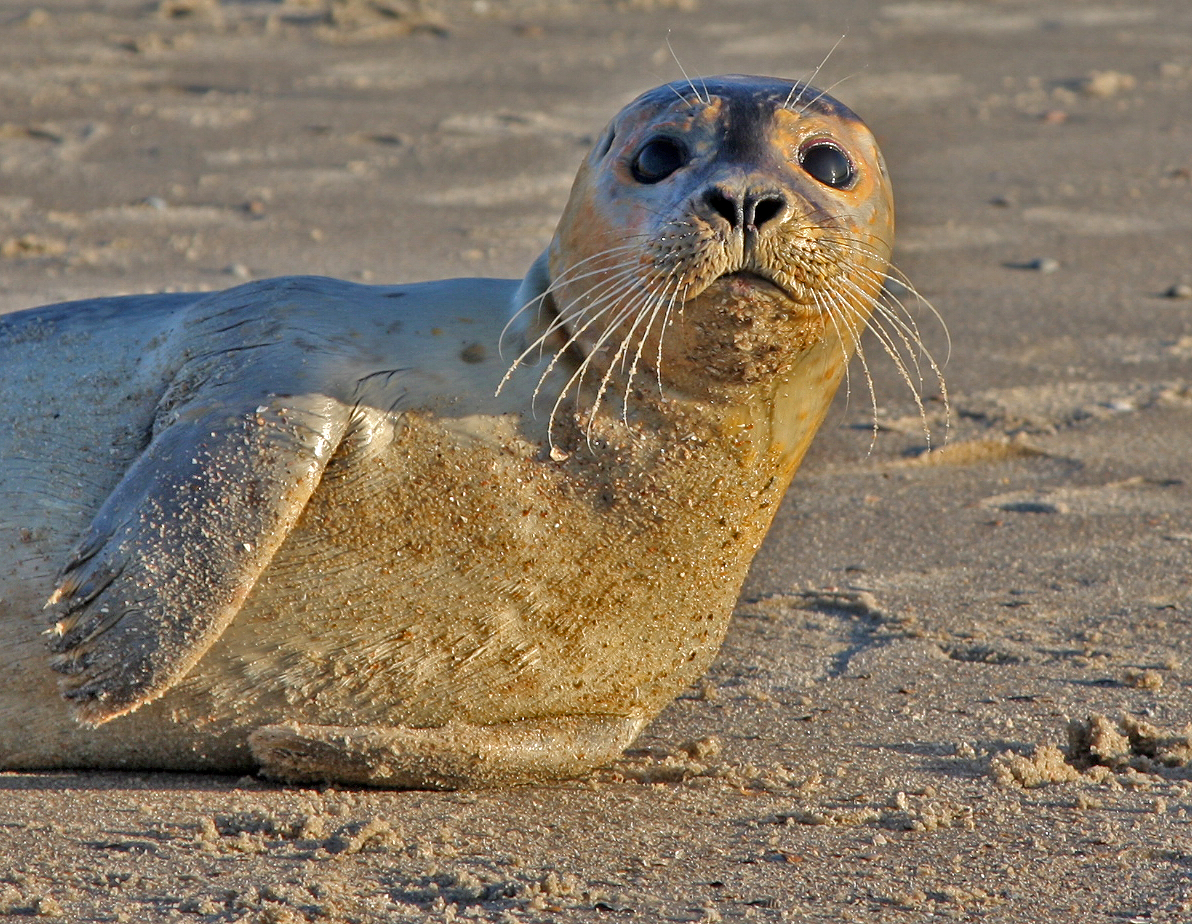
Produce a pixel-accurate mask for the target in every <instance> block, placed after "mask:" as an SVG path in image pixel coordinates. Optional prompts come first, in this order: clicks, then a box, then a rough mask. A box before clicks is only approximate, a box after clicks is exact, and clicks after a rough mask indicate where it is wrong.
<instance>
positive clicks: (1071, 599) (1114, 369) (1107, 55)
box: [0, 0, 1192, 924]
mask: <svg viewBox="0 0 1192 924" xmlns="http://www.w3.org/2000/svg"><path fill="white" fill-rule="evenodd" d="M336 10H337V13H336V15H334V16H332V15H330V14H329V13H328V7H327V6H326V4H324V3H323V2H321V0H308V2H295V0H290V2H287V3H284V4H280V3H271V2H264V0H261V2H244V3H240V2H232V0H226V2H224V3H222V4H219V3H216V2H214V0H212V2H203V0H165V2H162V3H160V4H159V3H154V2H148V3H147V2H140V0H138V2H125V0H104V2H98V3H94V2H83V0H46V2H41V3H34V2H27V0H9V2H7V3H6V4H4V6H3V8H2V9H0V36H3V39H2V40H0V310H15V309H18V308H23V307H28V306H30V305H34V304H42V303H46V302H50V301H54V300H60V299H65V298H72V297H80V296H89V295H101V294H114V293H121V292H137V291H160V290H165V289H204V288H206V289H214V288H222V287H225V286H228V285H231V284H234V283H236V282H238V281H241V280H243V279H247V278H260V277H264V276H269V275H275V274H283V273H294V272H304V273H306V272H314V273H326V274H330V275H335V276H342V277H345V278H350V279H363V280H371V281H377V282H382V281H384V282H396V281H412V280H416V279H425V278H442V277H445V276H452V275H500V276H520V275H521V273H522V272H523V271H524V269H525V267H526V266H527V265H528V264H529V262H530V260H531V259H532V258H533V257H534V256H535V255H536V254H537V253H538V252H539V251H540V250H541V248H542V247H543V246H544V245H545V244H546V242H547V240H548V239H549V236H550V233H551V230H552V229H553V225H554V222H555V220H556V219H557V216H558V214H559V211H560V210H561V208H562V205H563V203H564V201H565V199H566V195H567V191H568V188H569V185H570V182H571V177H572V175H573V173H574V170H575V166H576V164H577V163H578V161H579V158H580V157H581V156H582V154H583V152H584V151H585V149H586V147H587V145H588V144H589V143H590V142H591V140H592V138H593V136H594V133H596V132H597V131H599V129H600V128H601V127H602V126H603V124H604V122H605V121H606V120H607V118H608V117H609V116H611V115H612V113H614V112H615V111H616V110H617V109H618V108H619V106H620V105H622V104H623V103H624V102H626V101H627V100H628V99H630V98H631V97H632V96H634V95H636V93H638V92H640V91H641V90H643V89H645V88H648V87H649V86H653V85H655V84H657V83H659V82H661V81H665V80H671V79H675V78H676V77H678V76H679V71H678V67H677V66H676V63H675V61H674V59H673V58H672V56H671V52H670V51H669V50H668V49H667V44H666V42H667V38H668V37H669V40H670V44H671V45H672V46H673V48H674V50H675V53H676V54H677V55H678V57H679V59H680V60H681V61H682V62H683V65H684V67H685V68H686V69H687V70H688V71H689V72H691V73H693V74H696V73H722V72H729V71H737V72H746V73H772V74H778V75H782V76H789V77H803V76H806V75H808V74H810V73H811V72H812V70H814V68H815V66H816V65H817V64H818V63H819V62H820V60H821V59H822V58H823V57H824V55H825V54H827V52H828V50H829V49H831V48H832V46H833V45H834V44H835V43H836V41H837V39H838V38H839V37H840V36H841V35H842V34H844V35H845V36H846V37H845V39H844V40H843V41H842V42H841V44H840V45H839V47H838V48H837V50H836V51H835V52H834V53H833V55H832V56H831V58H830V60H829V61H828V62H827V64H826V65H825V66H824V68H823V70H822V71H821V72H820V74H819V75H818V76H817V78H816V82H817V83H818V84H819V85H820V86H825V87H828V86H832V87H833V90H832V92H833V94H834V95H836V96H838V97H839V98H840V99H842V100H843V101H844V102H846V103H847V104H849V105H850V106H852V107H853V108H854V109H856V110H857V111H858V112H859V113H860V114H861V115H862V116H863V117H864V118H865V119H866V121H868V122H869V124H870V125H871V126H872V127H873V128H874V130H875V132H876V134H877V135H878V138H879V140H880V142H881V144H882V146H883V149H884V152H885V155H886V159H887V162H888V164H889V166H890V170H891V172H892V174H893V176H894V181H895V192H896V196H897V200H898V207H899V238H898V246H897V248H896V259H897V262H898V265H899V267H900V268H901V269H902V270H903V271H904V272H905V273H906V274H907V276H908V277H909V279H910V280H912V281H913V283H914V284H915V286H916V287H917V288H918V289H919V290H920V291H921V292H922V293H923V295H924V296H925V297H926V298H928V299H930V301H931V303H932V304H933V305H934V306H935V308H936V309H937V310H938V311H939V313H940V315H942V317H943V318H944V320H945V321H946V324H947V332H948V336H947V337H946V336H945V333H944V330H943V328H942V326H941V325H940V323H939V322H938V321H936V320H935V319H934V318H933V317H932V316H931V315H930V313H928V312H926V311H920V312H919V313H917V314H916V315H915V317H916V319H917V321H918V323H919V325H920V327H921V330H922V332H923V336H924V338H925V340H926V342H927V344H928V346H929V347H930V348H931V350H932V352H933V354H934V355H935V356H937V357H940V358H941V359H942V358H943V357H945V356H946V357H947V366H946V369H945V375H946V380H947V383H948V401H947V402H946V403H945V402H944V401H943V400H941V396H940V395H939V394H938V389H936V387H935V385H934V383H933V379H932V376H931V375H930V370H929V369H928V370H927V374H926V375H925V381H924V383H923V385H922V386H921V390H922V393H923V394H924V395H925V396H926V400H925V404H924V408H925V411H924V413H923V414H922V415H921V414H920V412H919V410H918V408H917V407H916V403H915V400H914V397H913V393H912V391H911V390H910V389H909V388H908V387H907V385H906V384H905V383H903V382H902V381H901V380H900V377H899V375H898V374H897V372H896V371H895V369H894V367H893V364H892V363H891V362H890V361H889V360H888V359H886V358H884V356H883V355H882V350H881V347H880V344H879V343H878V342H877V341H876V340H872V339H871V340H869V341H868V342H867V348H866V359H867V361H868V368H869V370H870V371H871V373H872V377H873V382H874V392H875V396H876V406H877V410H876V415H875V412H874V410H873V404H872V402H871V398H870V394H869V389H868V385H867V382H866V376H865V373H864V369H863V367H862V365H861V364H860V363H857V364H855V365H854V367H853V374H852V376H851V381H850V387H849V389H848V390H849V394H848V395H847V396H846V395H845V394H844V393H843V392H842V394H841V396H840V400H839V401H838V403H837V406H836V409H835V411H834V413H833V415H832V418H831V420H830V421H829V423H828V424H827V425H826V427H825V429H824V431H823V432H822V433H821V435H820V437H819V439H818V442H817V443H816V445H815V446H814V448H813V450H812V453H811V455H810V456H809V458H808V460H807V462H806V463H805V464H804V467H803V470H802V471H801V472H800V474H799V476H798V477H797V479H796V482H795V485H794V487H793V488H792V490H791V492H790V493H789V494H788V497H787V500H786V503H785V505H784V507H783V509H782V511H781V512H780V514H779V516H778V519H777V521H776V524H775V526H774V528H773V530H772V532H771V534H770V536H769V538H768V539H767V542H766V544H765V546H764V547H763V549H762V552H761V553H760V554H759V556H758V558H757V560H756V562H755V566H754V569H753V572H752V574H751V577H750V579H749V582H748V584H747V586H746V588H745V592H744V595H743V597H742V601H741V603H740V605H739V607H738V613H737V617H736V619H735V621H734V624H733V627H732V628H731V630H730V633H729V638H728V640H727V642H726V644H725V646H724V649H723V651H722V653H721V656H720V658H719V660H718V661H717V662H716V664H715V666H714V667H713V669H712V671H711V672H710V674H709V676H708V677H707V678H706V679H705V681H703V682H702V683H701V684H699V685H698V686H697V688H695V689H693V690H691V691H690V692H689V693H688V694H686V695H684V696H683V697H681V698H680V699H679V700H678V701H677V702H676V703H675V704H674V705H673V706H671V707H670V708H669V709H668V710H667V711H666V712H665V713H664V714H663V715H662V716H661V717H660V718H659V719H658V720H657V721H655V722H654V723H653V724H652V725H651V726H650V728H649V729H648V730H647V732H646V734H645V735H644V736H643V737H642V738H641V739H640V740H639V742H638V744H637V747H636V748H635V750H634V751H632V752H631V753H630V754H629V755H628V756H627V757H626V758H625V759H624V760H623V761H622V762H621V763H620V764H618V765H617V766H616V767H614V768H613V769H611V770H608V771H604V772H601V773H600V774H598V775H597V776H596V777H594V778H593V779H592V780H589V781H582V782H574V783H564V784H555V785H549V786H540V787H528V788H522V789H516V790H512V791H504V792H482V793H465V794H431V793H392V792H376V791H344V790H339V789H335V788H326V789H301V788H287V787H279V786H274V785H272V784H268V783H264V782H261V781H259V780H256V779H253V778H243V779H234V778H221V777H206V776H191V775H178V774H118V773H85V774H80V773H44V774H0V915H3V914H12V915H18V916H29V915H42V916H50V917H58V918H60V919H63V920H69V921H129V922H140V921H154V922H156V921H238V920H243V921H251V922H276V924H280V922H301V921H359V922H382V921H385V922H388V921H403V922H404V921H423V920H440V921H451V920H477V921H504V922H511V921H542V922H553V921H587V920H617V921H621V920H625V921H630V920H642V921H658V920H663V921H722V920H723V921H727V920H750V921H833V922H836V921H850V920H865V921H875V920H882V921H904V920H905V921H917V920H922V919H925V918H927V917H929V916H930V917H940V918H955V919H961V920H981V921H1005V922H1024V921H1064V920H1081V921H1106V922H1109V921H1114V922H1123V921H1145V922H1152V921H1179V920H1187V919H1188V916H1189V915H1192V878H1190V875H1189V870H1190V869H1192V847H1190V846H1189V845H1190V843H1192V841H1190V840H1189V831H1190V830H1192V828H1190V820H1189V812H1192V746H1190V744H1189V725H1190V723H1192V701H1190V696H1189V692H1190V686H1192V664H1190V663H1189V662H1188V658H1189V652H1190V651H1192V568H1190V565H1192V484H1190V479H1192V468H1190V464H1189V461H1188V460H1189V459H1190V458H1192V297H1188V295H1190V294H1192V293H1189V292H1188V289H1187V286H1188V285H1189V284H1192V39H1190V38H1189V36H1192V8H1190V7H1189V6H1188V4H1187V3H1186V2H1184V0H1156V2H1131V3H1124V2H1116V0H1104V2H1097V0H1093V2H1088V3H1078V2H1072V0H1036V2H1019V0H1001V2H978V0H968V2H962V0H957V2H926V0H924V2H903V3H898V2H890V3H879V2H872V0H869V2H862V0H842V2H836V3H832V4H824V3H811V2H801V0H799V2H791V0H734V2H729V0H725V2H714V0H703V2H700V3H698V4H697V3H694V2H686V0H674V2H666V0H653V2H650V0H640V2H633V0H627V2H619V3H614V2H603V0H591V2H586V3H580V2H574V3H565V2H547V0H542V2H533V0H524V2H523V0H515V2H511V3H499V2H496V0H489V2H487V3H471V2H462V0H461V2H448V0H443V2H439V3H435V4H431V3H427V4H418V3H415V2H413V0H411V2H408V3H406V2H399V0H379V2H378V3H375V4H372V5H371V6H370V5H369V4H365V3H345V4H341V5H338V6H337V7H336ZM386 11H387V12H386ZM949 337H950V347H949V343H948V338H949ZM914 384H915V385H916V386H917V387H918V382H915V383H914ZM5 398H6V400H8V396H5ZM875 416H876V421H877V432H876V435H875V432H874V425H873V424H874V420H875ZM924 417H925V418H926V422H927V424H928V425H929V431H930V434H931V440H932V445H933V447H935V448H937V449H938V448H939V447H940V446H943V449H942V451H940V452H937V453H935V454H932V455H930V456H925V455H924V450H925V448H926V442H927V440H926V438H925V433H924V425H923V419H924ZM945 436H946V440H947V442H946V444H945V443H944V441H945Z"/></svg>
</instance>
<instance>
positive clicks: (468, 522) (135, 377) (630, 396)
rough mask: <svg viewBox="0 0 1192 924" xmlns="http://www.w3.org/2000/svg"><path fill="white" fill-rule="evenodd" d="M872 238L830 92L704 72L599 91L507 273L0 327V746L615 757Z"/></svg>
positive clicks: (751, 521) (61, 752)
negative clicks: (542, 241)
mask: <svg viewBox="0 0 1192 924" xmlns="http://www.w3.org/2000/svg"><path fill="white" fill-rule="evenodd" d="M892 235H893V205H892V200H891V194H890V186H889V181H888V178H887V175H886V171H885V168H884V166H883V163H882V158H881V155H880V153H879V152H878V149H877V146H876V144H875V142H874V139H873V137H872V136H871V134H870V133H869V131H868V130H867V129H866V128H865V126H864V125H863V124H862V123H861V122H860V120H859V119H858V118H857V117H856V116H855V115H854V114H853V113H852V112H850V111H849V110H848V109H847V108H845V107H844V106H843V105H841V104H840V103H838V102H836V101H835V100H833V99H831V98H830V97H828V96H827V95H825V94H823V93H821V92H819V91H817V90H814V89H812V88H810V87H808V86H804V85H802V84H799V83H796V82H792V81H787V80H779V79H772V78H764V77H747V76H726V77H719V78H714V79H708V80H706V81H700V82H697V83H695V84H692V83H688V82H677V83H674V84H668V85H666V86H662V87H659V88H656V89H654V90H651V91H649V92H647V93H645V94H644V95H642V96H641V97H639V98H638V99H636V100H635V101H633V102H632V103H630V104H629V105H628V106H627V107H625V109H624V110H623V111H621V112H620V113H619V114H618V115H617V116H616V117H615V118H614V120H613V122H612V124H611V125H610V126H609V127H608V128H607V129H606V130H605V132H604V133H603V134H602V135H601V137H600V138H599V140H598V141H597V142H596V144H595V146H594V148H593V150H592V151H591V153H590V154H589V155H588V157H587V158H586V159H585V160H584V162H583V163H582V165H581V166H580V169H579V173H578V176H577V178H576V180H575V185H574V187H573V190H572V193H571V197H570V201H569V203H568V205H567V207H566V210H565V212H564V214H563V217H562V220H561V221H560V224H559V226H558V230H557V232H556V234H555V236H554V239H553V240H552V241H551V243H550V246H549V247H548V249H547V250H546V252H545V253H544V254H543V255H542V256H541V257H540V258H539V259H538V260H537V261H536V262H535V263H534V265H533V266H532V268H531V269H530V271H529V273H528V274H527V276H526V277H525V279H524V280H522V281H520V282H518V281H516V280H500V279H457V280H448V281H443V282H430V283H422V284H415V285H400V286H363V285H356V284H352V283H348V282H342V281H336V280H330V279H324V278H314V277H285V278H279V279H273V280H267V281H261V282H253V283H249V284H246V285H241V286H238V287H236V288H233V289H229V290H226V291H223V292H220V293H216V294H168V295H146V296H130V297H118V298H101V299H95V300H89V301H83V302H75V303H69V304H62V305H55V306H49V307H44V308H38V309H32V310H28V311H23V312H19V313H16V314H12V315H8V316H5V317H3V318H0V393H2V394H3V395H4V400H3V402H2V403H0V654H2V659H3V662H4V664H5V666H6V673H7V676H6V678H5V682H4V684H3V687H0V766H3V767H4V768H6V769H9V770H14V769H33V768H165V769H175V770H208V771H212V770H214V771H236V772H242V771H244V770H246V769H249V768H253V767H258V768H260V769H261V770H262V771H263V772H264V773H266V774H267V775H270V776H273V777H276V778H280V779H283V780H296V781H310V780H334V781H340V782H347V783H356V784H368V785H375V786H393V787H431V788H451V787H462V786H480V785H497V784H505V783H515V782H525V781H531V780H537V779H546V778H552V777H566V776H571V775H576V774H582V773H584V772H585V771H587V770H589V769H591V768H593V767H596V766H599V765H601V764H603V763H606V762H608V761H609V760H611V759H613V758H615V757H616V756H617V755H618V754H619V753H620V752H621V750H623V749H624V747H626V746H627V745H628V744H629V743H630V742H631V741H632V740H633V738H634V737H635V736H636V735H637V734H638V732H639V731H640V730H641V729H642V728H643V727H644V726H645V724H646V723H647V722H648V721H649V720H650V719H651V718H652V717H654V716H655V715H657V714H658V712H659V711H660V710H661V709H662V708H663V707H664V706H665V705H666V704H667V703H668V702H670V701H671V700H672V699H673V698H674V697H675V696H676V695H677V694H678V693H679V692H680V691H681V690H682V689H683V688H684V687H685V686H687V685H688V684H690V683H691V682H692V681H693V680H695V679H696V678H698V677H699V676H700V675H701V674H702V673H703V671H704V670H705V668H706V667H707V666H708V664H709V662H710V661H711V659H712V658H713V656H714V655H715V653H716V651H717V648H718V647H719V645H720V642H721V640H722V638H723V636H724V633H725V630H726V626H727V623H728V620H729V617H730V614H731V612H732V609H733V606H734V603H735V601H736V598H737V595H738V593H739V590H740V587H741V585H742V582H743V581H744V578H745V574H746V570H747V568H748V567H749V563H750V561H751V559H752V558H753V555H754V553H755V552H756V551H757V549H758V546H759V545H760V543H761V541H762V538H763V536H764V535H765V533H766V530H767V528H768V527H769V524H770V521H771V519H772V517H773V516H774V513H775V511H776V510H777V508H778V504H779V501H780V500H781V499H782V496H783V493H784V491H785V489H786V487H787V485H788V483H789V482H790V479H791V477H792V475H793V474H794V472H795V469H796V468H797V466H798V465H799V462H800V460H801V459H802V457H803V454H804V452H805V450H806V449H807V446H808V444H809V442H810V440H811V438H812V436H813V434H814V432H815V430H816V428H817V427H818V426H819V424H820V422H821V421H822V419H823V417H824V414H825V412H826V410H827V408H828V404H829V402H830V401H831V399H832V396H833V394H834V392H835V391H836V389H837V386H838V384H839V383H840V381H841V378H842V376H843V374H844V371H845V368H846V365H847V363H848V360H849V357H850V354H852V353H853V352H854V350H855V348H856V345H857V339H858V337H859V336H860V334H861V332H862V330H863V328H864V327H865V325H866V322H867V319H869V318H870V317H871V315H872V314H873V312H874V311H875V310H877V311H882V310H884V309H883V303H882V298H883V295H882V286H883V282H884V280H885V278H886V273H887V269H888V261H889V255H890V245H891V239H892ZM43 610H45V612H44V613H43ZM47 644H48V649H49V650H48V651H47ZM64 700H65V701H64Z"/></svg>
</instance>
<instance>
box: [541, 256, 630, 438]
mask: <svg viewBox="0 0 1192 924" xmlns="http://www.w3.org/2000/svg"><path fill="white" fill-rule="evenodd" d="M636 278H637V272H636V267H630V268H626V269H624V270H622V271H621V272H620V273H618V274H617V275H615V276H612V277H606V278H604V279H602V280H601V281H600V282H598V283H596V285H594V286H592V287H591V288H590V289H588V290H587V292H585V293H583V295H582V296H581V297H586V296H588V295H590V294H591V293H593V292H598V291H601V290H602V289H604V290H606V291H603V292H601V294H600V297H599V298H598V299H596V301H594V302H592V303H590V304H588V305H586V306H584V307H583V308H576V309H575V310H574V311H573V312H572V313H570V314H565V313H564V312H566V311H570V310H571V309H572V308H575V306H574V303H571V304H569V305H568V306H567V307H566V308H564V309H563V311H560V312H559V314H558V315H557V316H556V319H555V322H553V323H552V324H551V326H550V327H549V328H548V330H547V332H546V333H544V334H542V336H540V337H539V338H538V339H537V340H535V341H534V343H532V344H531V345H530V346H529V347H528V348H527V352H532V351H533V350H534V349H536V348H540V347H544V346H545V343H546V340H547V339H548V338H549V337H550V336H551V334H553V333H555V332H557V331H560V330H562V331H564V332H566V333H568V335H569V336H568V337H567V340H566V341H565V342H564V343H563V345H562V346H560V347H559V348H558V349H556V350H555V352H554V353H553V354H552V356H551V359H550V361H549V362H548V363H547V366H546V368H545V369H544V370H543V372H542V374H541V375H540V376H539V378H538V383H537V385H535V387H534V393H533V398H535V399H536V398H537V397H538V395H539V393H540V392H541V390H542V387H543V385H544V384H545V383H546V380H547V378H548V377H549V376H550V373H551V372H552V371H554V368H555V366H556V365H558V363H559V361H560V360H561V359H562V358H563V356H564V355H566V354H567V352H568V351H569V350H571V349H574V348H577V347H578V346H579V338H580V337H581V336H582V335H583V334H584V333H586V332H587V331H588V329H589V328H591V327H592V325H593V324H595V323H596V322H597V321H599V320H600V318H601V317H602V316H603V315H604V314H605V313H606V312H607V311H608V310H609V308H610V307H611V306H614V305H615V304H616V303H617V300H618V299H620V297H621V295H622V294H623V293H624V291H626V290H627V284H629V283H632V282H633V281H634V280H635V279H636ZM580 317H585V318H586V320H585V322H584V324H583V325H582V326H581V327H579V328H578V329H576V330H574V331H573V330H571V329H570V328H569V327H568V326H567V325H568V323H569V322H570V321H572V320H574V319H576V318H580ZM590 358H591V353H590V352H589V353H587V354H585V355H584V357H583V360H582V362H581V363H580V370H581V371H582V370H583V369H584V368H585V367H586V366H587V364H588V362H589V360H590ZM570 384H571V383H570V382H568V383H567V386H565V387H564V392H565V391H566V389H567V388H568V387H570ZM551 417H552V420H553V417H554V413H553V411H552V414H551Z"/></svg>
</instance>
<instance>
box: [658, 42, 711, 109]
mask: <svg viewBox="0 0 1192 924" xmlns="http://www.w3.org/2000/svg"><path fill="white" fill-rule="evenodd" d="M666 47H667V50H668V51H669V52H670V53H671V57H672V58H674V59H675V64H677V65H678V67H679V73H681V74H682V75H683V79H684V80H686V81H687V86H689V87H691V92H692V93H694V94H695V98H696V100H697V101H698V102H701V103H703V104H704V105H705V106H709V105H711V103H712V95H711V94H710V93H709V92H708V84H707V81H704V80H702V79H701V83H703V85H704V95H703V96H701V95H700V92H699V89H698V88H697V87H696V86H695V83H694V82H692V80H691V77H689V76H688V74H687V70H686V68H684V67H683V62H682V61H680V60H679V56H678V55H677V54H675V49H674V48H673V47H672V46H671V41H670V35H669V34H668V35H667V37H666ZM669 86H671V87H672V88H673V86H674V85H673V84H670V85H669ZM683 102H687V100H685V99H684V100H683Z"/></svg>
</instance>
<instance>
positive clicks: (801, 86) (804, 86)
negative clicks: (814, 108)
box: [782, 32, 848, 109]
mask: <svg viewBox="0 0 1192 924" xmlns="http://www.w3.org/2000/svg"><path fill="white" fill-rule="evenodd" d="M847 35H848V33H847V32H846V33H844V35H842V36H840V38H838V39H837V40H836V43H835V44H834V45H833V46H832V47H831V48H829V49H828V53H827V54H826V55H824V60H822V61H821V62H820V63H819V64H817V65H816V66H815V70H813V71H812V72H811V76H810V77H804V78H802V79H801V80H800V81H799V82H798V83H796V84H795V85H794V86H792V87H791V91H790V93H788V94H787V95H786V100H785V101H784V102H783V104H782V108H783V109H794V107H795V106H797V105H799V102H800V100H802V99H803V94H804V93H805V92H806V91H807V90H808V89H810V88H811V82H812V81H813V80H815V78H816V77H818V76H819V72H820V71H821V70H822V69H823V66H824V65H825V64H827V63H828V59H829V58H830V57H832V55H833V54H835V53H836V49H837V48H839V47H840V43H841V42H843V41H844V40H845V37H846V36H847ZM796 90H798V91H799V95H798V96H795V98H794V101H793V102H792V100H791V96H792V95H793V94H794V92H795V91H796ZM817 99H818V97H817Z"/></svg>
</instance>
